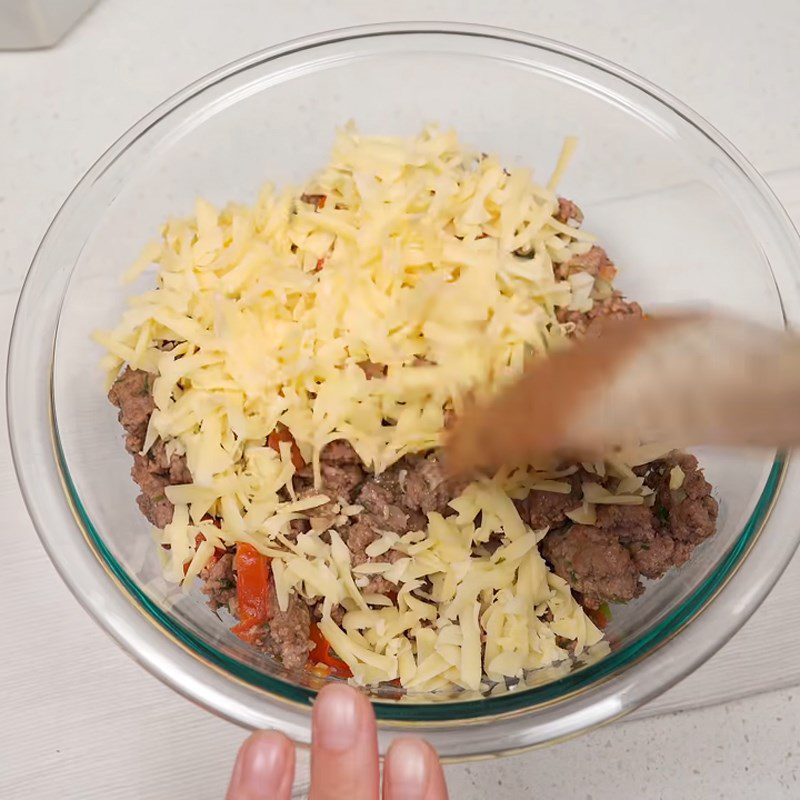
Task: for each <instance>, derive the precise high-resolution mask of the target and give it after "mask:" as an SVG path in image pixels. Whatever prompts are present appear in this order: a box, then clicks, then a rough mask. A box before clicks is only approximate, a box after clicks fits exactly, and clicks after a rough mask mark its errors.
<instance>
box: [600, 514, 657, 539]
mask: <svg viewBox="0 0 800 800" xmlns="http://www.w3.org/2000/svg"><path fill="white" fill-rule="evenodd" d="M595 508H596V511H597V521H596V522H595V525H596V526H597V527H598V528H602V529H604V530H612V531H614V535H615V536H616V537H617V538H618V539H619V540H620V542H622V544H625V545H627V544H630V543H631V542H649V541H650V540H651V539H653V537H654V536H655V531H654V522H655V517H654V515H653V510H652V509H651V508H649V507H648V506H644V505H641V506H612V505H609V506H606V505H598V506H596V507H595Z"/></svg>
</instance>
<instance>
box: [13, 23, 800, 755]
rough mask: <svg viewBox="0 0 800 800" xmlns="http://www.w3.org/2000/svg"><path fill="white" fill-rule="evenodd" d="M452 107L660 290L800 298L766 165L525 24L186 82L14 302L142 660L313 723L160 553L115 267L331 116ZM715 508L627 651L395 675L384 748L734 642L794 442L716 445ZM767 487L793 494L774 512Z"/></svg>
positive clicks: (407, 28) (83, 189)
mask: <svg viewBox="0 0 800 800" xmlns="http://www.w3.org/2000/svg"><path fill="white" fill-rule="evenodd" d="M350 119H353V120H355V121H356V122H357V123H358V125H359V127H360V128H361V130H363V131H365V132H369V133H377V132H380V133H401V134H411V133H414V132H416V131H418V130H419V129H420V128H421V126H422V125H423V124H425V123H427V122H430V121H437V122H439V123H441V124H442V125H444V126H452V127H454V128H455V129H456V130H457V131H458V132H459V134H460V135H461V137H462V138H463V139H464V140H465V141H466V142H469V143H471V144H473V145H474V146H476V147H477V148H480V149H482V150H486V151H492V152H494V153H497V154H499V155H500V156H501V157H502V158H503V159H505V160H506V162H507V163H509V164H527V165H531V166H532V167H534V168H536V170H538V171H540V174H541V173H544V174H545V175H546V174H548V173H549V171H550V169H551V168H552V166H553V164H554V163H555V160H556V156H557V153H558V150H559V148H560V146H561V142H562V140H563V137H564V136H565V135H574V136H577V137H578V138H579V140H580V145H579V151H578V155H577V157H576V158H575V159H574V161H573V163H572V165H571V167H570V170H569V172H568V174H567V176H566V178H565V179H564V182H563V185H562V186H561V187H560V191H561V192H562V193H563V194H565V195H566V196H567V197H571V198H574V199H575V200H577V201H578V202H579V203H580V205H581V207H582V208H583V210H584V212H585V215H586V223H585V224H586V227H587V228H588V229H590V230H592V231H593V232H595V233H596V234H597V235H598V237H599V239H600V241H601V242H602V243H603V244H604V245H605V246H606V247H607V248H608V249H609V250H610V252H611V254H612V256H613V257H614V260H615V261H616V262H617V263H618V264H619V265H620V266H621V269H622V273H621V274H622V277H621V286H622V288H623V289H624V290H625V291H626V293H628V294H629V295H630V296H632V297H634V298H636V299H638V300H639V301H641V302H642V303H643V304H645V305H646V306H648V307H650V308H652V307H654V306H659V305H669V304H675V303H681V304H686V303H693V304H706V305H707V304H713V305H715V306H718V307H723V308H726V309H729V310H732V311H734V312H737V313H740V314H743V315H746V316H748V317H751V318H755V319H758V320H762V321H763V322H765V323H767V324H770V325H773V326H785V325H787V324H791V322H792V321H793V320H797V319H798V318H800V314H799V312H798V310H799V309H800V303H799V302H798V288H797V276H798V265H800V248H799V247H798V240H797V236H796V234H795V232H794V230H793V229H792V227H791V224H790V223H789V222H788V219H787V217H786V215H785V213H784V211H783V210H782V209H781V207H780V205H779V204H778V202H777V201H776V200H775V198H774V197H773V195H772V194H771V192H770V191H769V189H768V188H767V186H766V185H765V183H764V181H763V180H762V179H761V178H760V177H759V176H758V175H757V174H756V172H755V171H754V170H753V169H752V167H750V166H749V165H748V164H747V162H746V161H745V160H744V159H743V158H742V156H741V155H740V154H739V153H738V152H737V151H736V150H735V149H734V148H733V147H732V146H731V145H730V144H729V143H728V142H726V141H725V140H724V139H723V137H722V136H720V135H719V133H717V132H716V131H714V130H713V129H712V128H711V127H710V126H709V125H708V124H707V123H705V122H704V121H703V120H701V119H700V118H699V117H698V116H697V115H696V114H694V113H693V112H691V111H690V110H689V109H687V108H685V107H684V106H683V105H682V104H680V103H679V102H677V101H676V100H674V99H673V98H671V97H669V96H668V95H666V94H665V93H664V92H662V91H660V90H658V89H656V88H655V87H653V86H651V85H649V84H647V83H646V82H645V81H643V80H641V79H640V78H638V77H636V76H634V75H631V74H630V73H628V72H625V71H624V70H622V69H620V68H619V67H615V66H613V65H611V64H609V63H607V62H605V61H603V60H601V59H599V58H596V57H594V56H591V55H588V54H586V53H583V52H580V51H578V50H575V49H573V48H570V47H567V46H565V45H561V44H557V43H555V42H551V41H547V40H544V39H540V38H537V37H534V36H529V35H526V34H521V33H516V32H512V31H504V30H498V29H492V28H484V27H476V26H466V25H448V24H398V25H382V26H373V27H367V28H356V29H352V30H346V31H339V32H334V33H329V34H321V35H317V36H312V37H310V38H307V39H303V40H301V41H295V42H290V43H287V44H284V45H280V46H278V47H273V48H270V49H268V50H265V51H263V52H260V53H257V54H255V55H252V56H249V57H247V58H245V59H243V60H241V61H238V62H236V63H234V64H232V65H230V66H228V67H225V68H223V69H221V70H219V71H217V72H215V73H214V74H212V75H210V76H208V77H206V78H203V79H202V80H200V81H199V82H197V83H195V84H193V85H192V86H190V87H188V88H187V89H185V90H184V91H182V92H180V93H179V94H177V95H176V96H174V97H173V98H171V99H170V100H168V101H167V102H166V103H164V104H163V105H161V106H160V107H159V108H157V109H155V110H154V111H153V112H152V113H150V114H149V115H148V116H147V117H145V118H144V119H143V120H142V121H141V122H139V123H138V124H137V125H135V126H134V127H133V128H132V129H131V130H130V131H128V132H127V133H126V134H125V135H124V136H123V137H122V138H121V139H120V140H119V141H118V142H117V143H116V144H114V145H113V146H112V147H111V148H110V149H109V150H108V151H107V152H106V153H105V154H104V155H103V156H102V157H101V158H100V159H99V160H98V162H97V163H96V164H95V165H94V166H93V167H92V168H91V169H90V170H89V172H88V173H87V175H86V176H85V177H84V179H83V180H82V181H81V182H80V183H79V184H78V186H77V187H76V188H75V190H74V191H73V193H72V194H71V195H70V197H69V198H68V200H67V201H66V203H65V204H64V206H63V208H62V209H61V211H60V212H59V214H58V216H57V217H56V219H55V220H54V222H53V224H52V226H51V228H50V230H49V231H48V232H47V235H46V236H45V238H44V240H43V242H42V245H41V247H40V248H39V251H38V253H37V255H36V258H35V260H34V263H33V265H32V266H31V269H30V272H29V274H28V277H27V281H26V283H25V288H24V290H23V293H22V297H21V300H20V304H19V309H18V311H17V316H16V320H15V325H14V332H13V340H12V345H11V352H10V361H9V369H8V413H9V423H10V430H11V437H12V446H13V452H14V459H15V464H16V467H17V470H18V474H19V479H20V483H21V485H22V489H23V492H24V494H25V497H26V501H27V503H28V508H29V510H30V514H31V516H32V518H33V520H34V523H35V525H36V528H37V530H38V532H39V534H40V536H41V538H42V541H43V542H44V545H45V547H46V548H47V551H48V553H49V554H50V557H51V558H52V560H53V561H54V563H55V564H56V566H57V568H58V569H59V571H60V573H61V575H62V576H63V578H64V580H65V581H66V582H67V583H68V585H69V586H70V588H71V589H72V591H73V592H74V593H75V594H76V596H77V597H78V598H79V600H80V601H81V602H82V603H83V605H84V606H85V607H86V609H87V610H88V611H89V612H90V613H91V614H92V615H93V616H94V617H95V618H96V619H97V620H98V622H99V623H100V624H101V625H102V626H103V627H104V628H105V629H106V630H107V631H108V632H109V633H111V635H112V636H113V637H114V638H115V639H116V640H117V641H118V642H119V643H120V644H121V645H122V646H123V647H124V648H125V649H126V650H127V651H128V652H129V653H131V654H132V655H133V656H134V658H136V659H137V660H138V661H139V662H140V663H141V664H143V665H144V666H145V667H146V668H147V669H149V670H150V671H151V672H153V673H154V674H155V675H157V676H158V677H159V678H161V679H162V680H164V681H165V682H166V683H168V684H169V685H170V686H172V687H173V688H175V689H176V690H178V691H179V692H181V693H183V694H184V695H186V696H187V697H189V698H191V699H192V700H194V701H196V702H198V703H200V704H202V705H203V706H205V707H207V708H209V709H211V710H213V711H215V712H216V713H218V714H220V715H222V716H224V717H226V718H228V719H230V720H233V721H235V722H237V723H240V724H242V725H245V726H251V727H262V728H266V727H275V728H280V729H283V730H284V731H286V732H287V733H288V734H289V735H290V736H292V737H294V738H295V739H296V740H298V741H300V742H308V740H309V735H310V730H309V719H310V718H309V711H310V702H311V700H312V699H313V694H314V692H313V688H314V687H313V686H312V685H309V681H308V680H307V679H304V678H302V676H298V675H291V674H287V673H286V672H285V671H284V670H282V668H280V667H279V666H278V665H277V664H274V663H271V662H269V661H268V660H266V659H264V658H263V657H257V656H255V655H254V653H252V652H251V651H250V650H249V648H248V647H247V646H246V645H244V644H243V643H242V642H240V641H239V640H238V639H236V637H234V636H233V635H232V634H230V632H229V631H228V630H227V626H226V624H225V623H224V622H222V621H220V620H219V619H217V617H215V616H214V615H213V614H212V613H211V612H210V611H209V610H208V608H207V607H206V606H205V605H204V603H203V598H202V597H201V596H200V595H199V593H198V592H194V593H189V594H184V593H182V592H181V591H180V590H176V589H175V588H174V587H172V586H170V585H168V584H166V583H165V582H164V581H163V580H162V578H161V572H160V567H159V562H158V559H157V554H156V549H155V546H154V544H153V542H152V539H151V536H150V533H149V528H148V525H147V523H146V522H145V520H144V519H143V518H142V517H141V516H140V515H139V512H138V510H137V508H136V504H135V502H134V497H135V494H136V489H135V487H134V485H133V484H132V482H131V480H130V477H129V470H130V461H129V457H128V455H127V454H126V453H125V451H124V450H123V446H122V438H121V430H120V428H119V427H118V424H117V422H116V419H115V409H113V408H112V407H111V405H110V404H109V403H108V401H107V400H106V397H105V394H104V391H103V376H102V374H101V371H100V369H99V366H98V360H99V358H100V356H101V353H100V350H99V348H98V347H97V346H95V345H94V344H93V343H92V342H91V340H90V333H91V331H92V330H94V329H95V328H106V327H110V326H112V325H113V324H114V322H115V320H116V319H117V317H118V315H119V314H120V313H121V311H122V309H123V306H124V302H125V296H126V292H127V291H128V290H126V289H123V288H122V287H121V285H120V282H119V276H120V275H121V273H122V272H123V271H124V270H125V268H126V267H127V266H128V265H129V264H130V262H131V261H132V260H133V259H135V258H136V256H137V255H138V253H139V251H140V248H141V247H142V245H143V244H144V243H145V242H147V241H148V240H149V239H150V238H152V236H153V235H154V234H155V233H156V232H157V231H158V228H159V225H160V223H161V222H162V221H163V220H164V219H165V218H166V217H168V216H171V215H175V214H179V215H183V214H188V213H190V212H191V210H192V208H193V203H194V200H195V198H196V197H197V196H199V195H202V196H204V197H206V198H208V199H210V200H211V201H213V202H215V203H217V204H223V203H225V202H226V201H228V200H239V201H251V200H252V199H253V198H254V197H255V195H256V192H257V191H258V188H259V186H260V184H261V183H262V182H264V181H266V180H270V181H273V182H275V183H277V184H284V183H299V182H300V181H301V180H302V179H303V178H304V177H306V176H307V175H309V174H310V173H311V172H313V171H314V170H315V169H316V168H318V167H319V166H321V165H322V164H324V163H325V161H326V157H327V153H328V150H329V148H330V146H331V143H332V140H333V135H334V130H335V129H336V127H337V126H340V125H342V124H344V123H346V122H347V121H348V120H350ZM700 455H701V459H702V463H703V464H704V465H705V467H706V471H707V474H708V477H709V478H710V480H711V481H712V482H713V484H714V486H715V487H716V494H717V497H718V499H719V501H720V509H721V510H720V519H719V532H718V534H717V535H716V536H715V537H714V538H713V539H711V540H710V541H708V542H707V543H705V544H704V545H703V546H702V547H701V548H699V549H698V551H697V553H696V555H695V557H694V558H693V559H692V560H691V562H690V563H689V564H687V565H686V566H685V567H683V568H682V569H680V570H678V571H673V572H671V573H669V574H668V575H667V576H666V577H665V578H664V579H663V580H661V581H658V582H656V583H654V584H653V585H652V586H650V587H649V588H648V591H647V592H646V593H645V594H644V596H643V597H641V598H640V599H638V600H637V601H635V602H633V603H630V604H629V605H627V606H625V607H617V608H616V609H615V614H614V619H613V622H612V624H611V625H610V627H609V629H608V638H609V641H610V644H611V652H610V654H609V655H607V656H606V657H605V658H603V659H601V660H599V661H596V662H595V663H592V664H582V665H576V666H575V667H574V668H572V669H570V670H569V671H566V672H564V673H563V674H554V673H553V672H546V673H543V674H542V676H541V678H542V683H541V684H540V685H538V686H532V687H531V688H526V689H524V690H523V689H521V690H517V691H513V692H512V691H509V692H505V693H502V694H497V695H493V696H488V697H485V698H482V699H479V700H472V701H469V702H464V701H459V700H458V698H454V699H453V700H452V701H451V702H431V701H432V700H433V699H434V698H430V697H425V696H419V695H412V696H410V697H408V698H406V699H405V701H404V702H395V701H393V700H391V699H389V698H386V697H378V696H376V697H375V698H374V700H375V708H376V712H377V714H378V717H379V719H380V727H381V734H380V736H381V742H380V746H381V751H382V752H385V749H386V747H387V746H388V744H389V742H390V741H391V739H392V737H394V736H395V735H397V734H398V733H399V732H408V731H409V730H414V731H417V732H421V733H423V734H424V735H425V736H427V738H428V739H429V740H430V741H431V742H432V743H433V744H434V745H435V746H436V747H437V748H438V749H439V750H440V752H441V753H442V755H443V756H444V757H446V758H464V757H477V756H481V755H487V754H492V753H499V752H509V751H513V750H517V749H520V748H524V747H529V746H533V745H537V744H542V743H546V742H550V741H554V740H557V739H560V738H563V737H565V736H569V735H572V734H574V733H576V732H578V731H581V730H585V729H588V728H591V727H593V726H596V725H598V724H600V723H603V722H606V721H608V720H610V719H613V718H615V717H618V716H620V715H621V714H623V713H625V712H626V711H629V710H631V709H632V708H634V707H636V706H637V705H640V704H641V703H643V702H645V701H647V700H648V699H650V698H652V697H653V696H655V695H656V694H658V693H659V692H662V691H663V690H664V689H666V688H667V687H669V686H671V685H672V684H674V683H675V682H676V681H678V680H679V679H680V678H681V677H683V676H684V675H686V674H687V673H688V672H689V671H690V670H692V669H693V668H695V667H696V666H697V665H698V664H700V663H701V662H702V661H704V660H705V659H706V658H708V656H709V655H710V654H712V653H713V652H715V651H716V650H717V649H718V648H719V647H720V646H721V644H722V643H723V642H725V641H726V640H727V639H728V638H729V637H730V636H731V635H732V634H733V633H734V631H736V630H737V629H738V628H739V627H740V626H741V625H742V623H743V622H744V621H745V619H746V618H747V617H748V616H749V615H750V614H751V613H752V612H753V610H754V609H755V608H756V607H757V606H758V604H759V603H760V602H761V600H762V599H763V598H764V596H765V594H766V593H767V591H768V590H769V588H770V587H771V586H772V584H773V583H774V582H775V580H777V578H778V576H779V575H780V573H781V571H782V569H783V568H784V566H785V565H786V563H787V562H788V560H789V558H790V556H791V554H792V552H793V551H794V549H795V547H796V545H797V542H798V526H797V525H796V524H795V523H794V519H793V512H794V511H795V508H793V507H792V503H793V501H792V499H791V498H792V495H793V493H792V492H786V490H784V491H783V493H780V488H781V483H782V481H783V482H786V481H791V482H797V481H798V477H797V474H796V472H795V468H794V466H793V465H792V464H790V463H789V462H788V460H787V459H786V457H784V456H782V455H781V454H780V453H776V452H733V451H727V452H719V451H706V452H703V453H701V454H700ZM771 511H772V519H771V520H770V523H769V525H767V524H766V523H767V518H768V516H769V515H770V512H771Z"/></svg>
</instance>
